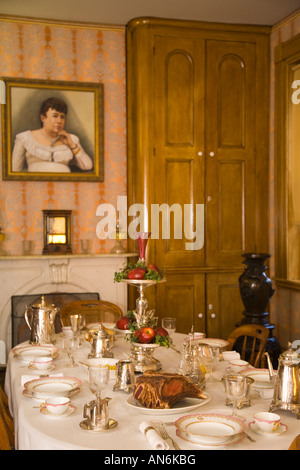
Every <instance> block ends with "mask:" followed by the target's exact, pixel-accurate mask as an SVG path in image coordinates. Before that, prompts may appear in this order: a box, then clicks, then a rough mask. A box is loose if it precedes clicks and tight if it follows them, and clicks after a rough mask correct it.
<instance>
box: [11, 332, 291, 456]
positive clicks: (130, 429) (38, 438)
mask: <svg viewBox="0 0 300 470" xmlns="http://www.w3.org/2000/svg"><path fill="white" fill-rule="evenodd" d="M186 338H187V335H185V334H182V333H177V332H175V333H174V334H173V335H172V339H173V345H172V347H169V348H168V347H163V346H161V347H158V348H156V349H155V352H154V357H155V358H156V359H157V360H159V362H160V364H161V371H162V372H171V373H178V372H179V367H180V362H181V354H180V352H181V350H182V344H183V342H184V341H185V340H186ZM24 344H25V345H26V344H29V343H24ZM54 346H55V347H56V348H57V352H58V355H57V357H56V358H55V359H54V361H53V370H51V371H49V372H48V371H46V375H47V374H48V375H49V376H54V377H55V376H57V377H58V376H60V377H66V378H67V377H74V378H76V379H79V380H80V382H81V385H80V388H79V390H78V391H77V393H75V394H74V395H72V396H71V405H72V413H66V414H63V415H60V416H53V415H49V414H45V413H43V412H42V411H43V407H41V401H42V400H41V399H40V398H39V399H37V398H35V397H28V396H27V395H26V394H25V395H24V383H26V382H28V381H30V380H33V379H38V378H39V377H40V376H41V375H45V372H44V371H43V372H41V371H40V370H37V371H36V370H32V367H31V368H29V365H28V363H24V362H23V361H22V360H20V358H18V357H15V354H14V351H13V350H12V351H10V353H9V356H8V361H7V369H6V376H5V385H4V386H5V391H6V394H7V396H8V401H9V408H10V412H11V414H12V417H13V419H14V426H15V449H16V450H102V451H106V452H107V451H115V452H117V451H118V452H121V451H153V447H152V445H151V443H150V440H149V439H148V438H147V434H145V433H143V432H141V423H146V424H148V425H149V426H152V425H153V423H154V424H155V423H157V422H158V421H160V422H163V423H164V427H165V429H166V430H167V433H168V434H169V436H170V437H171V438H172V439H173V441H174V442H175V443H176V447H177V449H174V447H173V445H172V442H171V440H167V442H168V451H171V452H172V453H173V454H172V455H174V453H180V452H182V453H184V452H189V453H193V454H195V455H196V453H198V451H200V450H288V448H289V446H290V444H291V442H292V441H293V439H294V438H295V437H296V436H297V435H298V434H299V433H300V421H299V420H298V419H297V417H296V415H295V414H294V413H292V412H291V411H287V410H282V409H279V410H276V411H274V412H275V413H277V414H279V415H280V418H281V423H282V427H281V429H282V432H281V433H263V432H259V431H258V430H257V429H254V428H253V421H254V418H253V415H254V413H256V412H259V411H269V406H270V403H271V401H272V396H271V395H270V394H269V395H268V396H267V397H266V396H265V395H262V394H261V393H259V392H258V391H257V390H256V391H251V395H250V401H249V402H248V403H247V405H246V406H244V407H242V408H241V409H238V413H239V414H240V416H242V417H243V418H244V421H243V423H244V431H245V432H244V433H242V434H241V435H240V438H239V439H238V440H233V442H232V441H229V442H225V443H223V444H215V443H214V444H213V445H211V444H209V445H207V444H203V443H200V444H199V443H191V442H189V441H187V440H185V439H184V438H182V436H179V435H178V432H177V428H176V426H175V422H176V421H177V420H178V419H180V418H182V417H184V416H188V415H195V414H197V415H198V414H207V413H209V414H216V415H222V416H231V413H232V406H231V405H228V404H226V395H225V390H224V385H223V382H222V376H223V375H224V374H225V373H226V371H227V370H228V368H229V362H228V361H226V360H222V358H221V359H220V360H219V362H218V363H217V364H216V366H215V368H214V371H213V374H212V377H211V380H209V379H207V380H206V384H205V386H204V387H203V391H204V393H205V394H206V396H207V400H203V401H202V402H200V401H199V406H197V407H187V408H185V406H184V405H183V406H178V407H176V408H173V409H172V408H171V409H164V410H153V409H149V408H144V407H142V406H137V405H136V404H135V402H133V401H132V400H133V395H132V391H131V392H129V393H128V392H126V391H123V390H119V389H117V390H114V385H115V383H116V380H115V376H114V374H112V375H111V378H110V380H109V383H108V385H107V386H106V388H105V389H104V390H103V391H102V397H109V398H110V401H109V403H108V415H109V418H111V419H112V420H114V421H115V422H116V426H115V427H113V428H111V429H109V430H105V431H99V432H95V431H92V430H88V429H83V428H82V427H81V426H80V423H81V422H82V420H83V408H84V405H85V404H86V403H89V402H90V401H91V400H93V399H94V398H95V396H94V395H93V393H92V392H91V390H90V388H89V383H88V369H87V367H86V366H84V365H83V364H82V363H84V362H85V361H86V360H87V358H88V355H89V354H90V352H91V345H90V343H89V342H88V341H85V340H83V341H82V342H81V345H80V346H79V348H78V349H77V350H76V352H75V355H74V360H75V363H76V364H77V366H76V367H73V368H68V367H66V364H67V363H68V357H67V355H66V353H65V352H64V350H63V347H62V334H61V333H60V334H58V335H56V342H55V345H54ZM112 352H113V356H114V358H116V359H118V360H126V359H128V358H130V356H131V343H130V342H129V341H127V340H126V339H125V335H124V334H116V335H115V340H114V343H113V348H112ZM135 375H136V376H140V375H141V373H136V374H135ZM162 452H166V451H162ZM111 455H113V454H112V453H111Z"/></svg>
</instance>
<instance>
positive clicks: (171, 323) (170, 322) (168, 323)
mask: <svg viewBox="0 0 300 470" xmlns="http://www.w3.org/2000/svg"><path fill="white" fill-rule="evenodd" d="M161 326H162V327H163V328H165V329H166V330H167V332H168V334H169V336H172V335H173V333H175V331H176V318H173V317H164V318H162V320H161Z"/></svg>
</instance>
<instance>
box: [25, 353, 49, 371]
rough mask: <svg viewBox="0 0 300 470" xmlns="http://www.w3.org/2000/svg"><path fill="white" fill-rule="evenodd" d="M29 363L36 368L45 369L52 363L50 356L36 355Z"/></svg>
mask: <svg viewBox="0 0 300 470" xmlns="http://www.w3.org/2000/svg"><path fill="white" fill-rule="evenodd" d="M30 364H31V365H32V366H34V367H35V368H36V369H38V370H47V369H49V367H50V366H51V364H52V357H48V356H46V357H45V356H43V357H37V358H36V359H34V360H33V361H31V362H30Z"/></svg>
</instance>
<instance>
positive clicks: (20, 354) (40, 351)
mask: <svg viewBox="0 0 300 470" xmlns="http://www.w3.org/2000/svg"><path fill="white" fill-rule="evenodd" d="M13 355H14V357H15V359H18V360H19V361H22V362H27V363H30V362H31V361H33V360H34V359H36V358H37V357H48V356H50V357H52V358H56V357H57V356H58V349H57V348H56V347H55V346H53V345H51V344H49V345H46V344H45V345H36V346H35V345H26V346H17V347H16V348H14V349H13Z"/></svg>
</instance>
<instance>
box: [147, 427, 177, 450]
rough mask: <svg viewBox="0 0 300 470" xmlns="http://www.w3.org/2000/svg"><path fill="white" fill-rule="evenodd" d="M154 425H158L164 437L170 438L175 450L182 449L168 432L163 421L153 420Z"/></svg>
mask: <svg viewBox="0 0 300 470" xmlns="http://www.w3.org/2000/svg"><path fill="white" fill-rule="evenodd" d="M153 425H154V426H155V425H156V426H157V427H158V431H159V433H160V435H161V437H162V438H163V439H170V441H171V442H172V444H173V447H174V449H175V450H181V449H180V447H179V446H178V444H177V443H176V442H175V441H174V439H172V437H171V436H169V434H168V433H167V431H166V429H165V427H164V425H163V422H162V421H153Z"/></svg>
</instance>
